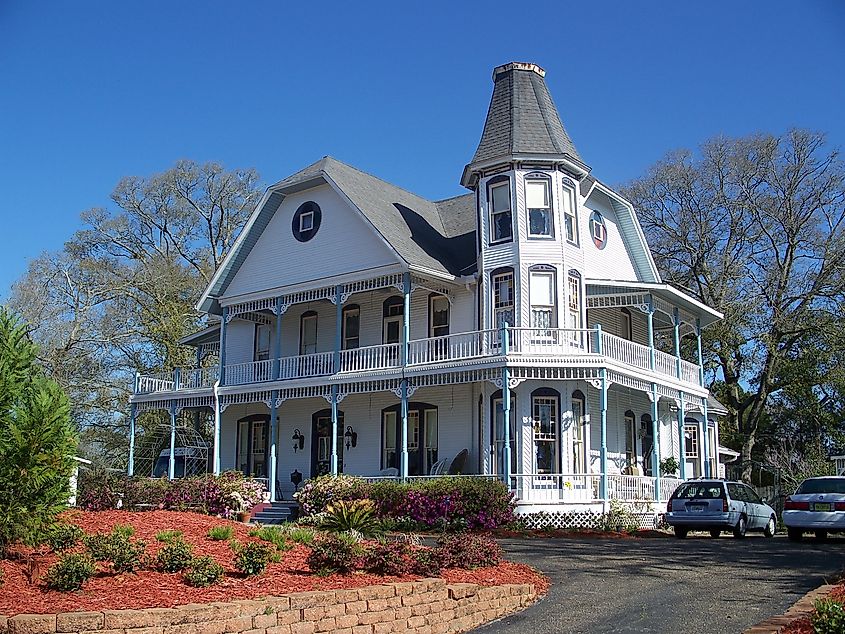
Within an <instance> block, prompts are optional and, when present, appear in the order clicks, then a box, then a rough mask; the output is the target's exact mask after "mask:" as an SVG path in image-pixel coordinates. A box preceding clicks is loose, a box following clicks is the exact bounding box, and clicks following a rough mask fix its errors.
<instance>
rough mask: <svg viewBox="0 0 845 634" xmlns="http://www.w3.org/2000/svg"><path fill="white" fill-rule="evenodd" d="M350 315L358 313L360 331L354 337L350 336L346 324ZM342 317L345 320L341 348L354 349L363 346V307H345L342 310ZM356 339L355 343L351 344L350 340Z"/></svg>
mask: <svg viewBox="0 0 845 634" xmlns="http://www.w3.org/2000/svg"><path fill="white" fill-rule="evenodd" d="M350 315H357V316H358V332H357V333H356V335H355V336H354V337H350V336H349V332H348V328H347V325H346V318H347V317H348V316H350ZM341 319H342V320H343V323H342V324H341V326H342V330H343V333H342V336H341V349H343V350H353V349H355V348H358V347H360V346H361V307H360V306H359V307H357V308H344V309H343V311H342V312H341ZM352 340H355V342H356V343H355V345H354V346H352V345H349V342H350V341H352Z"/></svg>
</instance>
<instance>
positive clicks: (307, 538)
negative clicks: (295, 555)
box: [282, 526, 314, 546]
mask: <svg viewBox="0 0 845 634" xmlns="http://www.w3.org/2000/svg"><path fill="white" fill-rule="evenodd" d="M282 531H284V533H285V536H286V537H287V538H288V539H289V540H290V541H292V542H294V543H295V544H305V545H306V546H310V545H311V544H312V543H313V542H314V531H312V530H311V529H310V528H305V527H303V526H285V527H283V528H282Z"/></svg>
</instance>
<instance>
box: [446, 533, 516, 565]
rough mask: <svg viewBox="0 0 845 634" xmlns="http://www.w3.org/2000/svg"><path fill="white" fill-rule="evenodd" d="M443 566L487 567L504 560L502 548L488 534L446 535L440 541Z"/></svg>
mask: <svg viewBox="0 0 845 634" xmlns="http://www.w3.org/2000/svg"><path fill="white" fill-rule="evenodd" d="M438 545H439V548H440V555H441V557H442V562H443V566H444V567H446V568H464V569H467V570H472V569H474V568H486V567H488V566H495V565H496V564H498V563H500V562H501V561H502V548H501V546H499V544H497V543H496V542H495V540H493V538H492V537H489V536H487V535H476V534H472V533H460V534H457V535H446V536H444V537H442V538H441V539H440V540H439V541H438Z"/></svg>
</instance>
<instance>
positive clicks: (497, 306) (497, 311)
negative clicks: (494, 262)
mask: <svg viewBox="0 0 845 634" xmlns="http://www.w3.org/2000/svg"><path fill="white" fill-rule="evenodd" d="M503 282H508V283H509V284H510V298H509V301H507V302H502V300H501V292H500V289H501V286H502V283H503ZM490 286H491V288H492V289H493V293H492V295H493V328H497V329H498V328H501V327H502V326H503V325H504V322H505V321H507V322H508V325H509V326H515V325H516V324H514V323H513V322H514V321H515V320H516V297H515V294H516V278H515V276H514V272H513V270H508V271H503V272H502V273H496V274H495V275H492V276H491V277H490ZM500 315H504V316H505V318H504V319H501V318H500ZM508 316H509V317H510V319H507V317H508Z"/></svg>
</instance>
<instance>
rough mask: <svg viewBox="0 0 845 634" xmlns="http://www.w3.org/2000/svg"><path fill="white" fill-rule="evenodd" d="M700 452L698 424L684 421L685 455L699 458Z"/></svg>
mask: <svg viewBox="0 0 845 634" xmlns="http://www.w3.org/2000/svg"><path fill="white" fill-rule="evenodd" d="M690 447H692V451H690ZM698 454H699V442H698V424H694V423H684V457H685V458H689V459H693V458H698Z"/></svg>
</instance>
